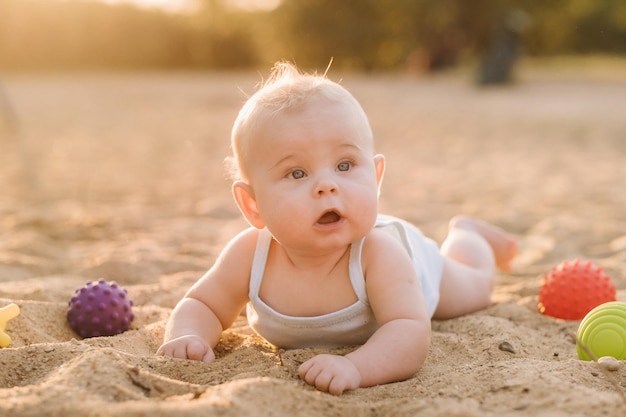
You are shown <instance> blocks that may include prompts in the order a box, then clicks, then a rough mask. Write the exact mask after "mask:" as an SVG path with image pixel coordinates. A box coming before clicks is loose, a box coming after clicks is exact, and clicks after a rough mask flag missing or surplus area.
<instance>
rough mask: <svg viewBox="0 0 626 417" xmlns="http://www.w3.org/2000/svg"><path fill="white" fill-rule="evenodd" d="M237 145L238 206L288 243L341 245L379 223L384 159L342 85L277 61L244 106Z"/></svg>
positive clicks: (235, 191)
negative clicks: (379, 201)
mask: <svg viewBox="0 0 626 417" xmlns="http://www.w3.org/2000/svg"><path fill="white" fill-rule="evenodd" d="M232 148H233V154H234V158H233V159H234V161H233V162H234V168H235V169H236V171H235V175H234V179H235V182H234V184H233V196H234V198H235V201H236V202H237V205H238V206H239V208H240V210H241V212H242V213H243V215H244V216H245V217H246V220H248V222H249V223H250V224H251V225H253V226H254V227H256V228H259V229H261V228H264V227H267V228H268V229H269V231H270V232H271V233H272V235H273V236H274V238H275V239H276V240H277V241H279V242H280V243H281V244H282V245H284V246H286V247H287V246H288V247H292V248H301V249H304V248H306V249H307V250H310V249H311V247H312V246H311V245H313V246H315V245H319V246H318V247H319V248H322V247H324V248H325V249H328V246H329V245H330V244H331V243H332V245H335V244H338V245H339V246H340V247H341V245H347V244H349V243H350V242H353V241H355V240H357V239H359V238H361V237H363V236H365V235H366V234H367V233H368V231H369V230H371V228H372V227H373V225H374V222H375V220H376V216H377V212H378V187H379V184H380V182H381V179H382V175H383V171H384V158H383V156H382V155H375V154H374V144H373V138H372V130H371V128H370V126H369V122H368V120H367V117H366V115H365V112H364V111H363V109H362V108H361V106H360V105H359V103H358V102H357V101H356V99H355V98H354V97H353V96H352V95H351V94H350V93H349V92H348V91H347V90H346V89H345V88H343V87H341V86H339V85H338V84H337V83H334V82H332V81H329V80H328V79H326V78H325V77H323V76H316V75H303V74H300V73H299V72H298V71H297V69H296V68H295V67H293V66H292V65H289V64H278V65H277V66H276V67H275V69H274V72H273V73H272V76H271V77H270V79H269V80H268V82H267V83H265V84H264V85H263V86H262V87H261V89H259V91H257V92H256V93H255V94H254V95H253V96H252V97H251V98H250V99H249V100H248V101H247V102H246V104H245V105H244V106H243V108H242V109H241V111H240V113H239V117H238V118H237V120H236V122H235V125H234V127H233V133H232ZM332 245H331V246H332Z"/></svg>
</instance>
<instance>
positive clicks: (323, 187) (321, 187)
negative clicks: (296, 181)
mask: <svg viewBox="0 0 626 417" xmlns="http://www.w3.org/2000/svg"><path fill="white" fill-rule="evenodd" d="M315 191H316V194H317V195H318V196H320V197H321V196H323V195H325V194H336V193H337V191H338V188H337V183H336V182H334V181H332V180H331V179H330V178H324V179H321V180H320V181H319V182H318V183H317V187H316V189H315Z"/></svg>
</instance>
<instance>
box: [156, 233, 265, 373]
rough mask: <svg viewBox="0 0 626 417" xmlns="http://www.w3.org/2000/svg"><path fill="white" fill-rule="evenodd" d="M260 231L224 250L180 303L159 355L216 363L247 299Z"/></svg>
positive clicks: (246, 235)
mask: <svg viewBox="0 0 626 417" xmlns="http://www.w3.org/2000/svg"><path fill="white" fill-rule="evenodd" d="M256 236H257V231H256V230H254V229H248V230H247V231H245V232H243V233H241V234H239V235H238V236H237V237H235V238H234V239H233V240H232V241H231V242H230V244H229V245H228V246H227V247H226V248H225V249H224V250H223V251H222V253H221V254H220V256H219V258H218V259H217V261H216V262H215V264H214V265H213V267H212V268H211V269H210V270H209V271H208V272H207V273H206V274H205V275H204V276H203V277H202V278H200V280H198V282H196V283H195V284H194V285H193V287H191V289H190V290H189V291H188V292H187V294H186V295H185V297H184V298H183V299H182V300H180V301H179V303H178V304H177V305H176V307H175V308H174V310H173V311H172V315H171V316H170V318H169V320H168V323H167V326H166V328H165V337H164V342H163V344H162V345H161V347H159V349H158V351H157V354H159V355H164V356H171V357H174V358H181V359H195V360H201V361H204V362H213V361H214V360H215V355H214V353H213V348H214V347H215V345H217V343H218V342H219V340H220V337H221V334H222V331H223V330H225V329H227V328H229V327H230V326H231V324H232V323H233V322H234V321H235V319H236V318H237V316H238V315H239V313H240V312H241V309H242V308H243V306H244V305H245V303H246V302H247V300H248V284H249V277H250V268H251V264H252V256H253V253H254V248H255V245H256Z"/></svg>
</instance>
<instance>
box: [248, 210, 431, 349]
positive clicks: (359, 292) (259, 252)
mask: <svg viewBox="0 0 626 417" xmlns="http://www.w3.org/2000/svg"><path fill="white" fill-rule="evenodd" d="M376 227H381V228H384V230H386V231H389V232H390V233H391V234H392V235H394V236H395V237H396V238H398V239H399V240H400V242H402V244H403V246H404V247H405V248H406V249H407V252H408V253H409V255H410V256H411V260H412V261H413V265H414V267H415V269H416V271H417V276H418V277H419V280H420V285H421V287H422V292H423V294H424V298H425V300H426V305H427V308H428V312H429V314H430V316H431V317H432V315H433V313H434V311H435V309H436V308H437V303H438V301H439V283H440V281H441V273H442V271H443V258H442V256H441V254H440V253H439V249H438V248H437V245H436V244H435V242H433V241H432V240H431V239H428V238H426V237H425V236H424V235H423V234H422V233H421V232H420V231H419V230H418V229H417V228H416V227H414V226H413V225H411V224H410V223H408V222H405V221H403V220H400V219H397V218H394V217H391V216H383V215H380V216H379V217H378V219H377V222H376ZM364 240H365V238H363V239H360V240H358V241H356V242H354V243H352V245H351V248H350V260H349V274H350V282H351V283H352V288H353V289H354V292H355V294H356V296H357V298H358V300H357V301H356V302H355V303H354V304H352V305H350V306H348V307H346V308H343V309H341V310H339V311H335V312H332V313H329V314H324V315H321V316H314V317H295V316H288V315H285V314H282V313H279V312H278V311H276V310H274V309H273V308H272V307H270V306H269V305H267V304H266V303H265V302H264V301H263V300H261V298H260V297H259V289H260V288H261V282H262V280H263V274H264V271H265V264H266V262H267V255H268V252H269V248H270V243H271V241H272V236H271V235H270V233H269V231H268V230H267V229H262V230H259V237H258V240H257V246H256V251H255V254H254V259H253V261H252V272H251V274H250V291H249V298H250V302H249V303H248V305H247V315H248V323H249V324H250V327H252V329H253V330H254V331H255V332H257V333H258V334H259V335H261V336H262V337H263V338H264V339H266V340H267V341H268V342H270V343H272V344H273V345H275V346H278V347H282V348H303V347H339V346H351V345H359V344H363V343H365V342H366V341H367V339H369V337H370V336H371V335H372V334H373V333H374V332H375V331H376V329H377V328H378V325H377V323H376V318H375V317H374V313H373V312H372V309H371V307H370V305H369V302H368V300H367V293H366V290H365V278H364V276H363V269H362V265H361V250H362V248H363V242H364Z"/></svg>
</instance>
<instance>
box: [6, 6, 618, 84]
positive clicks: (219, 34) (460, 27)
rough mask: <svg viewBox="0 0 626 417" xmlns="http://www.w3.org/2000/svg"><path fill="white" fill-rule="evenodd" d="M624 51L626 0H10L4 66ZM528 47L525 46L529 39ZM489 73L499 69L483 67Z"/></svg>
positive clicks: (385, 63) (349, 65) (407, 63)
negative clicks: (502, 51)
mask: <svg viewBox="0 0 626 417" xmlns="http://www.w3.org/2000/svg"><path fill="white" fill-rule="evenodd" d="M503 46H504V47H505V49H504V50H505V51H507V53H509V54H510V56H509V57H508V58H507V57H504V56H503V55H502V53H501V54H500V55H499V57H500V59H501V60H504V61H506V60H507V59H508V60H509V61H512V60H514V58H516V57H517V56H518V55H519V54H520V53H521V52H522V50H523V53H524V55H526V56H539V57H545V56H554V55H580V54H586V55H589V54H604V55H606V54H609V55H623V54H624V53H625V52H626V1H623V0H552V1H544V0H523V1H522V0H472V1H467V0H438V1H432V0H2V1H0V70H1V71H25V70H27V71H44V70H45V71H48V70H91V69H99V70H101V69H107V70H108V69H115V70H119V69H123V70H128V69H132V70H144V69H232V68H256V67H260V68H266V67H267V66H268V65H269V64H270V63H272V62H274V61H276V60H278V59H289V60H293V61H295V62H297V64H298V65H299V66H300V67H303V68H316V69H322V70H323V69H324V68H325V67H326V66H327V65H328V63H329V61H330V59H331V57H333V59H334V61H333V68H335V69H353V70H363V71H382V70H398V69H402V70H405V69H407V70H410V71H414V72H422V73H423V72H432V71H439V70H442V69H448V68H451V67H457V66H463V65H480V63H481V62H482V63H483V64H484V63H485V61H488V60H489V59H490V58H489V57H488V55H489V52H490V51H493V50H496V49H498V48H502V47H503ZM521 47H523V49H521ZM501 50H502V49H501ZM483 75H484V76H486V77H489V74H483Z"/></svg>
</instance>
